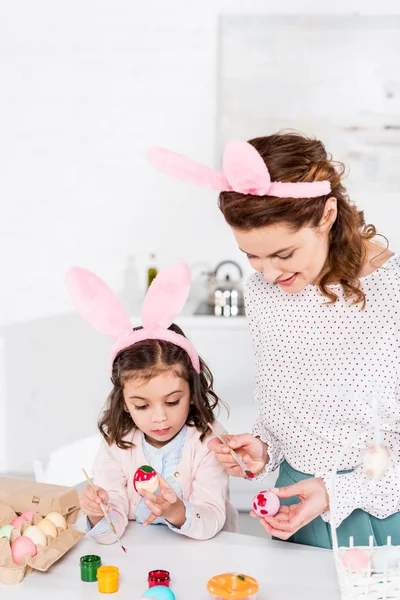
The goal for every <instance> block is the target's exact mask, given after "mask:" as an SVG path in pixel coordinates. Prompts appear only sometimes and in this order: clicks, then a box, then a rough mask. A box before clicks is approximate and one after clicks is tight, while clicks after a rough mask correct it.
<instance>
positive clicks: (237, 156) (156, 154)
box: [147, 141, 331, 198]
mask: <svg viewBox="0 0 400 600" xmlns="http://www.w3.org/2000/svg"><path fill="white" fill-rule="evenodd" d="M147 158H148V160H149V162H150V163H151V164H152V165H153V167H155V168H156V169H158V170H159V171H161V172H162V173H165V174H166V175H169V176H170V177H173V178H174V179H179V180H181V181H189V182H190V183H194V184H196V185H199V186H201V187H207V188H210V189H212V190H217V191H219V192H232V191H234V192H239V193H240V194H252V195H254V196H275V197H277V198H317V197H318V196H326V195H327V194H329V192H330V191H331V184H330V182H329V181H313V182H310V183H308V182H296V183H280V182H279V181H271V177H270V174H269V171H268V168H267V166H266V164H265V162H264V161H263V159H262V158H261V156H260V154H259V153H258V152H257V150H256V149H255V148H254V147H253V146H252V145H251V144H249V143H248V142H234V141H232V142H229V143H228V144H227V145H226V147H225V151H224V155H223V173H220V172H219V171H214V169H209V168H208V167H204V166H203V165H200V164H199V163H196V162H194V161H192V160H190V159H189V158H186V157H185V156H182V155H181V154H176V153H175V152H170V151H169V150H165V149H164V148H156V147H153V148H150V150H149V152H148V154H147Z"/></svg>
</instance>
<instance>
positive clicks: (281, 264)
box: [232, 198, 336, 294]
mask: <svg viewBox="0 0 400 600" xmlns="http://www.w3.org/2000/svg"><path fill="white" fill-rule="evenodd" d="M330 200H333V201H334V202H333V203H330V204H329V205H328V203H329V202H330ZM330 200H327V204H326V207H325V208H326V210H325V213H324V216H323V218H322V220H321V223H320V225H319V227H317V228H313V227H302V228H301V229H300V230H299V231H296V232H293V231H292V230H291V229H290V228H289V227H288V226H287V225H285V224H283V223H280V224H276V225H268V226H266V227H260V228H257V229H252V230H250V231H242V230H239V229H234V228H232V231H233V234H234V236H235V238H236V241H237V243H238V245H239V248H240V250H242V252H244V253H245V254H246V255H247V257H248V259H249V261H250V264H251V266H252V267H253V269H255V270H256V271H259V272H260V273H262V274H263V276H264V280H265V281H268V282H269V283H274V284H276V285H279V287H280V288H281V289H282V290H283V291H284V292H286V293H288V294H295V293H297V292H300V291H301V290H302V289H303V288H304V287H305V286H306V285H309V284H316V283H318V279H319V275H320V274H321V271H322V270H323V268H324V265H325V263H326V259H327V256H328V249H329V237H328V234H329V230H330V229H331V227H332V224H333V222H334V221H335V218H336V200H335V199H334V198H332V199H330Z"/></svg>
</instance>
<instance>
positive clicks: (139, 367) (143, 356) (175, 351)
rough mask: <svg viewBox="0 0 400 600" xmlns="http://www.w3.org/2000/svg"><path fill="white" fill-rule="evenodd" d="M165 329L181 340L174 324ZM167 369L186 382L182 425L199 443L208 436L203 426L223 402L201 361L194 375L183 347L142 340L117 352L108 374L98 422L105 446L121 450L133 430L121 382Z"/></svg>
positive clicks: (145, 377)
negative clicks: (187, 391) (191, 429)
mask: <svg viewBox="0 0 400 600" xmlns="http://www.w3.org/2000/svg"><path fill="white" fill-rule="evenodd" d="M137 329H141V327H139V328H137ZM169 329H170V330H171V331H175V333H178V334H180V335H183V336H184V337H185V335H184V333H183V331H182V329H181V328H180V327H178V325H175V324H172V325H171V326H170V327H169ZM167 370H172V371H174V373H175V374H176V375H177V376H178V377H182V378H183V379H185V381H187V382H188V383H189V387H190V409H189V414H188V417H187V420H186V424H187V425H188V426H189V427H196V429H197V430H198V431H200V432H201V436H200V439H201V440H203V439H204V437H205V436H206V435H207V434H208V433H210V429H209V427H208V425H207V423H211V424H213V423H214V421H215V416H214V412H213V411H214V409H215V408H216V407H217V406H218V405H219V404H223V402H222V401H221V400H220V399H219V398H218V396H217V395H216V394H215V392H214V390H213V376H212V374H211V371H210V369H209V368H208V367H207V365H206V364H205V362H204V361H203V360H202V359H201V358H200V373H197V371H195V369H194V368H193V365H192V363H191V360H190V358H189V355H188V354H187V352H186V351H185V350H183V348H180V347H179V346H176V345H175V344H172V343H171V342H165V341H164V340H143V341H142V342H138V343H137V344H134V345H133V346H130V347H129V348H126V349H125V350H123V351H122V352H120V353H119V354H118V355H117V356H116V358H115V360H114V364H113V368H112V374H111V382H112V384H113V389H112V391H111V393H110V395H109V396H108V398H107V402H106V406H105V409H104V412H103V414H102V415H101V417H100V420H99V423H98V427H99V430H100V433H101V434H102V436H103V437H104V439H105V440H106V442H107V444H108V445H111V444H114V443H115V444H116V445H117V446H118V448H121V449H123V450H124V449H127V448H130V447H131V446H132V445H133V444H132V443H131V442H128V441H126V440H124V439H123V438H124V436H126V435H127V434H128V433H129V432H130V431H132V429H136V425H135V423H134V422H133V420H132V417H131V415H130V414H129V412H127V411H126V410H125V400H124V394H123V391H124V383H125V382H126V381H128V380H129V379H132V378H136V377H137V378H139V379H141V380H150V379H151V378H152V377H156V376H157V375H159V374H160V373H163V372H165V371H167Z"/></svg>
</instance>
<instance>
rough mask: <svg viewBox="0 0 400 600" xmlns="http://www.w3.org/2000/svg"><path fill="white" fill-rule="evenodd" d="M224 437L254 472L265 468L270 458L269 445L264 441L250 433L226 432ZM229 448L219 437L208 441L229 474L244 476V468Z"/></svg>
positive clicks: (209, 447)
mask: <svg viewBox="0 0 400 600" xmlns="http://www.w3.org/2000/svg"><path fill="white" fill-rule="evenodd" d="M222 437H223V439H224V440H226V442H227V445H228V446H229V448H232V450H234V451H235V452H236V454H238V455H239V456H240V458H241V459H242V460H243V462H244V464H245V465H246V466H247V467H248V468H249V470H250V471H251V472H252V473H254V474H256V473H259V472H260V471H262V470H263V468H264V467H265V465H266V464H267V462H268V460H269V456H268V452H267V445H266V444H264V442H262V441H261V440H260V439H259V438H256V437H254V436H253V435H250V433H242V434H240V435H227V434H225V433H224V434H222ZM229 448H228V447H227V446H226V445H225V444H223V443H222V442H220V441H219V439H218V438H213V439H212V440H210V441H209V442H208V449H209V450H211V451H212V452H215V454H216V456H217V458H218V460H219V462H220V463H221V465H222V466H223V468H224V469H225V471H226V472H227V473H229V475H232V476H233V477H244V473H243V469H242V468H241V467H239V465H238V464H237V462H236V461H235V459H234V458H233V456H231V454H230V453H229Z"/></svg>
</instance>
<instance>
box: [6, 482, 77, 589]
mask: <svg viewBox="0 0 400 600" xmlns="http://www.w3.org/2000/svg"><path fill="white" fill-rule="evenodd" d="M26 510H34V511H35V514H34V516H33V521H32V523H33V525H37V523H38V522H39V521H41V519H42V518H43V517H45V516H46V515H48V514H49V513H51V512H58V513H60V514H62V515H63V517H64V518H65V520H66V521H67V525H68V528H67V529H66V530H65V531H62V529H60V528H58V537H56V538H53V537H51V536H47V541H48V545H47V546H46V548H43V547H41V546H38V547H37V549H38V553H37V554H36V556H35V557H34V558H31V557H28V556H26V561H25V562H24V563H23V564H20V565H17V564H16V563H14V561H13V559H12V554H11V546H10V542H9V541H8V539H7V538H0V581H1V582H3V583H10V584H13V583H20V582H21V581H22V580H23V578H24V577H25V575H27V574H28V573H30V572H32V570H33V569H35V570H37V571H47V570H48V569H49V568H50V567H51V565H53V564H54V563H55V562H57V561H58V560H59V559H60V558H61V557H62V556H63V555H64V554H65V553H66V552H68V550H70V549H71V548H72V547H73V546H74V545H75V544H76V543H77V542H78V541H79V540H80V539H81V537H83V536H84V535H85V534H84V533H82V532H81V531H77V530H76V529H74V528H73V527H72V525H73V524H74V523H76V520H77V518H78V514H79V498H78V494H77V492H76V490H75V489H74V488H69V487H63V486H59V485H49V484H46V483H37V482H34V481H26V480H23V479H9V478H6V477H0V527H3V525H8V524H10V523H11V521H13V520H14V519H15V518H16V517H17V516H19V515H20V514H21V513H23V512H25V511H26ZM28 526H29V524H27V523H25V524H24V525H23V527H22V530H21V534H22V535H23V533H24V530H25V529H26V528H27V527H28Z"/></svg>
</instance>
